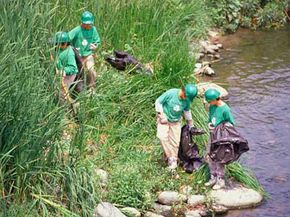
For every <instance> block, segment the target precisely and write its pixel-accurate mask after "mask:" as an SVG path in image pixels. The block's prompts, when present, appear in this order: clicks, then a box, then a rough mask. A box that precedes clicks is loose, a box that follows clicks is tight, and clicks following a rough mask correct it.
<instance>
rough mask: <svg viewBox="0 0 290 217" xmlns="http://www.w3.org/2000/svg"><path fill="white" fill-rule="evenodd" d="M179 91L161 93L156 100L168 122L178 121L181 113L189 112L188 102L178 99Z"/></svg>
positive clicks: (172, 90) (171, 90)
mask: <svg viewBox="0 0 290 217" xmlns="http://www.w3.org/2000/svg"><path fill="white" fill-rule="evenodd" d="M179 91H180V89H170V90H168V91H166V92H165V93H163V94H162V95H161V96H160V97H159V98H158V99H157V100H158V102H159V103H160V104H161V105H162V106H163V111H164V113H165V115H166V117H167V120H168V121H169V122H176V121H179V120H180V119H181V117H182V114H183V111H189V109H190V102H189V100H187V99H185V100H183V99H180V98H179Z"/></svg>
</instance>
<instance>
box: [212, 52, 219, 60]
mask: <svg viewBox="0 0 290 217" xmlns="http://www.w3.org/2000/svg"><path fill="white" fill-rule="evenodd" d="M213 57H214V59H220V58H221V55H220V54H218V53H217V54H215V55H214V56H213Z"/></svg>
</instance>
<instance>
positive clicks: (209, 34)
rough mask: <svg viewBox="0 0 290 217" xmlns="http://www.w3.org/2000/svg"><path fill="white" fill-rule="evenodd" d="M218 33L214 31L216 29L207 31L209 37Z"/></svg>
mask: <svg viewBox="0 0 290 217" xmlns="http://www.w3.org/2000/svg"><path fill="white" fill-rule="evenodd" d="M218 35H219V33H218V32H216V31H213V30H209V31H208V36H209V37H217V36H218Z"/></svg>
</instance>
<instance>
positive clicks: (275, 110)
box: [213, 27, 290, 217]
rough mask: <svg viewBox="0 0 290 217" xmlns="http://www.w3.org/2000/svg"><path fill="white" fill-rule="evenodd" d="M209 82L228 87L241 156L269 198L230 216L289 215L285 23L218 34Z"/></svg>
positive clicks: (289, 81) (289, 51)
mask: <svg viewBox="0 0 290 217" xmlns="http://www.w3.org/2000/svg"><path fill="white" fill-rule="evenodd" d="M222 41H223V42H224V45H225V49H224V50H223V51H222V57H223V58H224V59H223V60H222V61H220V62H219V63H216V64H214V66H213V68H214V69H215V71H216V73H217V76H216V77H214V78H213V80H214V82H216V83H220V84H222V85H223V86H224V87H226V88H227V89H228V91H229V92H230V98H229V101H228V102H229V104H230V106H231V108H232V111H233V114H234V117H235V119H236V122H237V127H238V129H239V131H240V132H241V134H242V135H244V136H245V137H246V138H247V139H248V141H249V145H250V151H249V152H248V153H246V154H244V156H243V157H242V159H241V161H242V162H243V164H245V165H247V166H248V167H249V168H251V169H252V170H253V171H254V173H255V174H256V175H257V177H258V179H259V180H260V182H261V184H262V185H263V186H264V187H265V189H266V190H267V192H268V193H270V195H271V199H270V200H268V201H267V202H265V203H264V204H263V205H262V206H260V207H258V208H256V209H250V210H243V211H233V212H230V213H229V214H228V216H230V217H262V216H263V217H290V27H288V28H285V29H284V30H279V31H271V32H251V31H246V30H241V31H239V32H238V33H237V34H234V35H230V36H227V37H225V38H223V39H222Z"/></svg>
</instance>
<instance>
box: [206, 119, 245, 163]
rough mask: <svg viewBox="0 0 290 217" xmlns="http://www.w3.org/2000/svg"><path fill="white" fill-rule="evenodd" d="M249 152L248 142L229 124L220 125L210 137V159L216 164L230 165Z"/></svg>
mask: <svg viewBox="0 0 290 217" xmlns="http://www.w3.org/2000/svg"><path fill="white" fill-rule="evenodd" d="M248 150H249V146H248V141H247V140H246V139H245V138H243V137H242V136H241V135H240V134H239V133H238V132H237V130H236V129H235V127H234V126H233V125H231V124H229V123H221V124H219V125H218V126H217V127H215V129H214V131H213V132H212V133H211V135H210V152H209V157H210V158H211V159H212V160H213V161H215V162H219V163H223V164H229V163H231V162H233V161H236V160H238V159H239V157H240V156H241V154H243V153H244V152H247V151H248Z"/></svg>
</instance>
